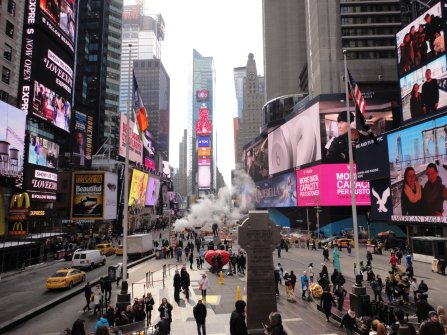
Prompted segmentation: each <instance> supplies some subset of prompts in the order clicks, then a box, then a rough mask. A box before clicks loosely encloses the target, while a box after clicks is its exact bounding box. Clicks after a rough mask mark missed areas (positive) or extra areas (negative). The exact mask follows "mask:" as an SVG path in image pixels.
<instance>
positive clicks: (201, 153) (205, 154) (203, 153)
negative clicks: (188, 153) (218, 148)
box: [197, 147, 211, 157]
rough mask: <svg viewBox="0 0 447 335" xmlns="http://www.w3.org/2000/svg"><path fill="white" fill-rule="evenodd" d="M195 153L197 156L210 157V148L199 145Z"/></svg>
mask: <svg viewBox="0 0 447 335" xmlns="http://www.w3.org/2000/svg"><path fill="white" fill-rule="evenodd" d="M197 154H198V156H199V157H210V155H211V148H210V147H206V148H205V147H201V148H198V149H197Z"/></svg>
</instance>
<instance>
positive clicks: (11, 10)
mask: <svg viewBox="0 0 447 335" xmlns="http://www.w3.org/2000/svg"><path fill="white" fill-rule="evenodd" d="M8 13H9V14H11V15H12V16H16V2H15V1H13V0H9V1H8Z"/></svg>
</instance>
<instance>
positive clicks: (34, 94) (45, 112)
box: [18, 28, 73, 132]
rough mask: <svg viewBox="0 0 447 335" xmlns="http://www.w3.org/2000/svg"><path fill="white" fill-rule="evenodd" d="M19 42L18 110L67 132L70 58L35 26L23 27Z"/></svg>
mask: <svg viewBox="0 0 447 335" xmlns="http://www.w3.org/2000/svg"><path fill="white" fill-rule="evenodd" d="M23 41H24V42H23V46H22V59H21V67H20V85H19V98H18V100H19V105H20V109H21V110H23V111H24V112H26V113H30V114H33V115H35V116H36V117H39V118H41V119H43V120H45V121H47V122H50V123H52V124H53V125H55V126H56V127H58V128H60V129H63V130H65V131H67V132H69V125H70V119H71V105H70V101H71V98H72V89H73V58H72V57H70V56H69V55H68V54H67V53H66V52H65V50H64V49H63V48H61V47H60V46H58V45H57V44H56V43H54V42H53V41H52V40H51V39H49V38H48V37H47V35H46V34H44V33H43V32H41V31H40V30H39V29H32V28H28V29H25V31H24V37H23ZM37 43H39V46H38V47H37Z"/></svg>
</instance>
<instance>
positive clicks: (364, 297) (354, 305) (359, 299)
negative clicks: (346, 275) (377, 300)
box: [349, 285, 369, 317]
mask: <svg viewBox="0 0 447 335" xmlns="http://www.w3.org/2000/svg"><path fill="white" fill-rule="evenodd" d="M349 299H350V305H349V307H350V308H351V309H352V310H353V311H355V314H356V316H357V317H360V316H363V315H366V312H367V309H368V308H369V295H368V294H366V287H365V286H358V285H352V292H351V293H349Z"/></svg>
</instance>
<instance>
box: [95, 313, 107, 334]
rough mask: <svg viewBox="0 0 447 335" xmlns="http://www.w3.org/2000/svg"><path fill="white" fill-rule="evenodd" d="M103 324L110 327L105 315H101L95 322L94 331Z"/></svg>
mask: <svg viewBox="0 0 447 335" xmlns="http://www.w3.org/2000/svg"><path fill="white" fill-rule="evenodd" d="M103 325H104V326H106V327H107V328H109V327H110V325H109V320H107V315H103V316H101V317H100V318H99V320H98V322H96V325H95V331H96V330H98V328H99V327H101V326H103Z"/></svg>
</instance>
